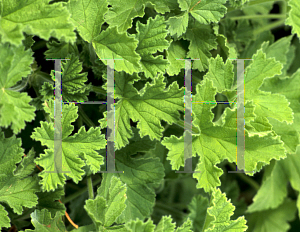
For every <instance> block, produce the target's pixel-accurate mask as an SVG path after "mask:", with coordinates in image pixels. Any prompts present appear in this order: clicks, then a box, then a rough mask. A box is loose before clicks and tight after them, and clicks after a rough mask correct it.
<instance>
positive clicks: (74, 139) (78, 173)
mask: <svg viewBox="0 0 300 232" xmlns="http://www.w3.org/2000/svg"><path fill="white" fill-rule="evenodd" d="M44 109H45V111H46V112H47V113H49V114H50V118H51V119H52V120H53V119H54V102H53V100H50V101H47V102H46V104H45V106H44ZM77 117H78V114H77V106H75V105H73V104H72V105H65V104H64V105H63V107H62V120H61V125H62V170H63V171H70V173H58V172H56V173H49V171H54V165H55V162H54V123H53V122H50V123H49V122H43V121H42V122H41V127H37V128H35V130H34V132H33V133H32V135H31V138H32V139H34V140H36V141H40V142H41V144H42V145H44V146H45V145H46V146H47V147H48V149H46V150H45V154H41V156H40V157H39V158H37V159H36V160H35V162H36V164H38V165H40V166H42V167H43V168H44V169H45V170H44V171H43V172H41V173H39V176H41V177H42V180H41V182H40V183H41V184H42V186H43V190H44V191H50V190H54V189H56V188H57V186H58V185H62V186H63V185H64V183H65V180H66V177H65V175H67V176H69V177H70V178H72V179H73V181H74V182H75V183H78V181H80V180H81V179H82V176H83V174H84V171H83V170H82V168H83V167H84V166H85V163H86V164H87V165H88V166H89V168H90V170H91V171H92V173H96V172H98V171H100V165H102V164H103V157H102V156H101V155H99V154H98V153H97V152H96V151H95V150H100V149H101V148H104V147H105V145H106V140H105V137H104V135H101V131H100V128H97V129H95V128H90V129H89V130H88V131H86V130H85V127H84V126H82V127H81V128H80V129H79V131H78V133H76V134H74V135H72V136H70V134H71V133H72V131H73V128H74V126H72V125H71V123H72V122H74V121H75V120H76V118H77ZM45 171H47V172H45Z"/></svg>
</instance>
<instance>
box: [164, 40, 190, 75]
mask: <svg viewBox="0 0 300 232" xmlns="http://www.w3.org/2000/svg"><path fill="white" fill-rule="evenodd" d="M185 57H186V51H185V50H184V48H183V47H182V46H181V45H180V42H179V41H172V42H171V44H170V47H169V48H168V50H167V59H168V60H169V62H170V65H169V67H168V68H167V73H168V74H169V75H170V76H174V75H178V74H179V73H180V71H181V69H183V68H184V66H185V63H184V61H183V60H176V58H177V59H184V58H185Z"/></svg>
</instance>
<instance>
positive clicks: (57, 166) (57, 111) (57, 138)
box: [45, 59, 70, 173]
mask: <svg viewBox="0 0 300 232" xmlns="http://www.w3.org/2000/svg"><path fill="white" fill-rule="evenodd" d="M47 60H54V62H55V63H54V69H55V88H54V92H55V101H54V171H45V172H46V173H70V171H63V170H62V126H61V119H62V97H61V96H62V95H61V60H65V59H47Z"/></svg>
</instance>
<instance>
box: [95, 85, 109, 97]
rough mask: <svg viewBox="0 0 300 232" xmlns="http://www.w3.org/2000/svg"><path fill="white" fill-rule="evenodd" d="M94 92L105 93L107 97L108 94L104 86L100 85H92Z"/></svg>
mask: <svg viewBox="0 0 300 232" xmlns="http://www.w3.org/2000/svg"><path fill="white" fill-rule="evenodd" d="M92 92H95V93H100V94H102V95H104V96H105V97H106V96H107V92H106V91H105V90H104V89H103V88H102V87H99V86H93V85H92Z"/></svg>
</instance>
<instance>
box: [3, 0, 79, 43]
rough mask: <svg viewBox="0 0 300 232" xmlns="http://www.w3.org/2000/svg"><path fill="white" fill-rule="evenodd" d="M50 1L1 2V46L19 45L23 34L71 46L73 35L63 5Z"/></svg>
mask: <svg viewBox="0 0 300 232" xmlns="http://www.w3.org/2000/svg"><path fill="white" fill-rule="evenodd" d="M49 2H50V0H29V1H23V2H18V1H14V0H7V1H1V3H2V6H1V8H2V9H1V15H0V16H1V21H0V35H1V37H2V43H4V42H9V43H12V44H14V45H17V46H18V45H21V43H22V40H23V39H24V35H23V32H25V33H27V34H33V35H36V36H39V37H40V38H41V39H44V40H49V39H50V37H51V36H53V37H56V38H57V39H59V40H64V41H66V42H71V43H74V42H75V40H76V35H75V32H74V29H75V28H74V27H73V25H72V24H71V23H70V21H69V18H70V14H69V12H68V10H67V9H65V8H64V3H62V2H56V3H53V4H49Z"/></svg>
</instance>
